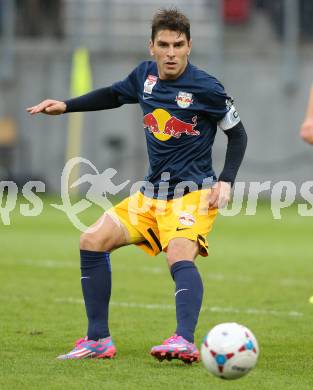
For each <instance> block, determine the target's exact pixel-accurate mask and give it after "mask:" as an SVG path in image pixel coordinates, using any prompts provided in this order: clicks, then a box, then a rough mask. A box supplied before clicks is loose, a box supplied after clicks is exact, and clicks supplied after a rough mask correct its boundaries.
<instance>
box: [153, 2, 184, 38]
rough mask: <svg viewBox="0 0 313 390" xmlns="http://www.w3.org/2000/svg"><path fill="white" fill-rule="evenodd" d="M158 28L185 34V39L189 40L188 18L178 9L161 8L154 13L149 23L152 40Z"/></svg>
mask: <svg viewBox="0 0 313 390" xmlns="http://www.w3.org/2000/svg"><path fill="white" fill-rule="evenodd" d="M160 30H171V31H178V32H180V33H181V34H185V35H186V38H187V41H188V42H189V41H190V22H189V19H188V18H187V16H185V15H184V14H183V13H181V12H180V11H178V9H177V8H169V9H166V8H163V9H160V10H159V11H158V12H157V13H156V14H155V15H154V17H153V19H152V23H151V40H152V42H153V41H154V39H155V36H156V34H157V33H158V32H159V31H160Z"/></svg>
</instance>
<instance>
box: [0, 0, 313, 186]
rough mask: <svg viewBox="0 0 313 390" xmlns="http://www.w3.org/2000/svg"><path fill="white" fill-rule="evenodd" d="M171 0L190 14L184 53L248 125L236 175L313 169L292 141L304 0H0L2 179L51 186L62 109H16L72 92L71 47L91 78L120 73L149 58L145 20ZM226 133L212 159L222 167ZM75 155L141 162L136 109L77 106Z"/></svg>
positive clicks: (133, 172) (310, 45)
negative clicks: (83, 51)
mask: <svg viewBox="0 0 313 390" xmlns="http://www.w3.org/2000/svg"><path fill="white" fill-rule="evenodd" d="M170 5H173V6H177V7H178V8H179V9H181V10H182V11H183V12H185V13H186V15H187V16H188V17H189V18H190V20H191V35H192V38H193V52H192V55H191V61H192V62H193V63H194V64H195V65H197V66H199V67H201V68H203V69H205V70H206V71H207V72H208V73H211V74H213V75H215V76H216V77H218V78H219V79H220V80H221V81H222V83H223V84H224V85H225V88H226V90H227V92H228V93H229V94H230V95H232V96H233V97H234V98H235V103H236V106H237V109H238V111H239V113H240V116H241V118H242V121H243V122H244V124H245V127H246V129H247V131H248V133H249V145H248V150H247V155H246V159H245V162H244V164H243V166H242V168H241V170H240V174H239V177H238V180H256V181H264V180H273V181H279V180H292V181H294V182H295V183H298V184H299V183H301V182H303V181H305V180H311V179H312V166H313V149H312V148H311V147H310V146H309V145H306V144H305V143H304V142H302V141H301V140H300V139H299V136H298V132H299V127H300V124H301V122H302V120H303V117H304V114H305V110H306V103H307V98H308V93H309V88H310V85H311V84H312V82H313V22H312V20H313V1H312V0H193V1H185V0H181V1H172V2H171V3H169V2H168V1H165V0H159V1H153V0H146V1H144V0H111V1H109V0H0V179H1V180H6V179H8V180H15V181H16V182H17V183H19V184H22V183H23V182H25V181H27V180H30V179H41V180H43V181H44V182H45V183H46V185H47V189H48V190H49V191H50V192H59V189H60V177H61V173H62V170H63V167H64V165H65V162H66V156H67V150H68V147H69V145H68V127H69V124H68V120H69V116H67V115H63V116H60V117H48V116H44V115H41V116H37V117H30V116H29V115H28V114H27V113H26V112H25V108H26V107H28V106H31V105H34V104H36V103H38V102H39V101H41V100H43V99H46V98H53V99H60V100H64V99H66V98H69V97H70V95H71V92H70V83H71V73H72V56H73V52H74V50H75V49H76V48H78V47H86V48H87V49H88V52H89V57H90V66H91V74H92V80H93V86H92V87H93V88H100V87H102V86H107V85H110V84H112V83H113V82H114V81H117V80H120V79H123V78H124V77H125V76H127V74H128V73H130V71H131V70H132V69H133V68H134V67H135V66H136V65H137V64H138V63H139V62H140V61H142V60H145V59H149V54H148V49H147V48H148V41H149V38H150V22H151V19H152V15H153V14H154V12H156V11H157V9H158V8H161V7H167V6H170ZM225 148H226V137H225V136H224V134H223V133H222V132H219V134H218V136H217V143H216V145H215V149H214V162H215V168H216V171H217V172H219V170H220V169H221V167H222V165H223V161H224V157H225ZM79 153H80V155H81V156H82V157H85V158H88V159H89V160H90V161H91V162H92V163H93V164H94V165H95V166H96V167H97V169H98V170H99V171H100V172H102V171H103V170H104V169H106V168H108V167H113V168H115V169H116V170H117V171H118V174H119V178H120V180H124V179H128V178H131V179H132V180H133V181H134V180H139V179H142V177H143V176H144V175H145V173H146V169H147V156H146V145H145V137H144V131H143V125H142V114H141V112H140V108H139V107H137V105H135V106H124V107H121V108H119V109H116V110H110V111H101V112H96V113H86V114H85V115H84V118H83V126H82V142H81V147H80V152H79Z"/></svg>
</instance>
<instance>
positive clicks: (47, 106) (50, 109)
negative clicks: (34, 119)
mask: <svg viewBox="0 0 313 390" xmlns="http://www.w3.org/2000/svg"><path fill="white" fill-rule="evenodd" d="M26 111H27V112H28V113H30V114H31V115H35V114H39V113H40V112H41V113H43V114H47V115H60V114H63V113H64V112H65V111H66V104H65V102H61V101H59V100H52V99H47V100H44V101H42V102H41V103H39V104H37V105H36V106H32V107H28V108H27V109H26Z"/></svg>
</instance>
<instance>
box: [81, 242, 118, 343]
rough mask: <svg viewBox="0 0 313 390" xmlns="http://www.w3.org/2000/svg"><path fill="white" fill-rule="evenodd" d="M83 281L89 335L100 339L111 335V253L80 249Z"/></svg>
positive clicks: (90, 337)
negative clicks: (109, 320)
mask: <svg viewBox="0 0 313 390" xmlns="http://www.w3.org/2000/svg"><path fill="white" fill-rule="evenodd" d="M80 269H81V283H82V290H83V295H84V300H85V307H86V313H87V317H88V332H87V336H88V339H90V340H98V339H100V338H105V337H108V336H110V332H109V326H108V319H109V302H110V297H111V284H112V282H111V265H110V253H108V252H93V251H86V250H81V251H80Z"/></svg>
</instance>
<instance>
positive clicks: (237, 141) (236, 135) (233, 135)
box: [209, 106, 248, 209]
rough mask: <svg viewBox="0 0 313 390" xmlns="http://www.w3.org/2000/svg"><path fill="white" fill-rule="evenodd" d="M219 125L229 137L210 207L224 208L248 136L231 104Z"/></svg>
mask: <svg viewBox="0 0 313 390" xmlns="http://www.w3.org/2000/svg"><path fill="white" fill-rule="evenodd" d="M218 125H219V127H220V128H221V129H222V130H223V131H224V133H225V134H226V136H227V138H228V142H227V149H226V157H225V164H224V168H223V170H222V172H221V174H220V176H219V178H218V182H217V183H216V184H215V185H214V187H213V189H212V192H211V194H210V199H209V202H210V209H213V208H223V207H225V206H226V205H227V203H228V202H229V200H230V195H231V187H232V186H233V184H234V182H235V179H236V176H237V173H238V170H239V167H240V165H241V163H242V160H243V157H244V154H245V151H246V147H247V141H248V136H247V133H246V130H245V128H244V126H243V124H242V122H241V120H240V118H239V115H238V112H237V111H236V109H235V107H234V106H231V107H230V109H229V111H228V112H227V114H226V115H225V117H224V118H223V119H222V120H221V121H219V122H218Z"/></svg>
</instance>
